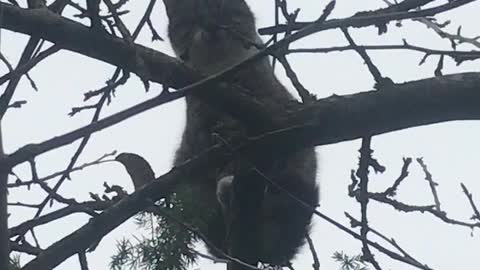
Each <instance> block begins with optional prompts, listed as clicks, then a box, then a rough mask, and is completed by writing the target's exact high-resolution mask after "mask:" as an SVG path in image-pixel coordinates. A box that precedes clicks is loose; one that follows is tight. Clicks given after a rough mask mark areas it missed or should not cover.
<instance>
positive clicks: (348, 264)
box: [332, 251, 368, 270]
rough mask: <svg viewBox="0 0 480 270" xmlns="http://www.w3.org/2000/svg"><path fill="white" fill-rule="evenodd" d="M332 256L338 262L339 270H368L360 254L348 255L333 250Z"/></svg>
mask: <svg viewBox="0 0 480 270" xmlns="http://www.w3.org/2000/svg"><path fill="white" fill-rule="evenodd" d="M332 258H333V259H334V260H335V261H336V262H339V263H340V269H341V270H368V267H367V264H366V262H365V261H364V260H363V259H362V256H361V255H356V256H351V257H350V256H348V255H347V254H345V253H343V252H338V251H337V252H335V253H334V254H333V256H332Z"/></svg>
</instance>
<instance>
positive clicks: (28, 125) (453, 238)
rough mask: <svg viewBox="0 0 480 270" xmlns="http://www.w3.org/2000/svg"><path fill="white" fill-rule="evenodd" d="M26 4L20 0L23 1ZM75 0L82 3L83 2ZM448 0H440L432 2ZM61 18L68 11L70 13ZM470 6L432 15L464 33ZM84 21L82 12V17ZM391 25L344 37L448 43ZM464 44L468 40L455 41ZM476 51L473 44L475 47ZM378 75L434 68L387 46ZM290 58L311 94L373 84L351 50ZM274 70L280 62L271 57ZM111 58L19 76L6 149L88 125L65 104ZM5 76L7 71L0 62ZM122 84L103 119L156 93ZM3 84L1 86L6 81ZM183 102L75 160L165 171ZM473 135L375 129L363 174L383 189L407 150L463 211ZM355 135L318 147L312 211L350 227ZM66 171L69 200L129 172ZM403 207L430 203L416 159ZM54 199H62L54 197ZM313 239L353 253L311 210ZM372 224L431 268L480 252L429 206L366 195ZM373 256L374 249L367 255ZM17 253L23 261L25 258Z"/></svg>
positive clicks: (264, 4)
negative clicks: (122, 158) (124, 162)
mask: <svg viewBox="0 0 480 270" xmlns="http://www.w3.org/2000/svg"><path fill="white" fill-rule="evenodd" d="M19 2H20V3H21V4H22V5H23V6H25V3H24V2H25V1H19ZM80 2H81V3H82V4H83V1H80ZM148 2H149V1H130V2H129V3H128V8H129V9H130V10H131V12H130V13H129V14H128V15H126V16H124V18H125V21H126V22H127V24H128V26H129V27H131V28H133V27H134V26H135V25H136V24H137V22H138V20H139V18H140V17H141V15H142V14H143V12H144V10H145V7H146V4H147V3H148ZM248 2H249V4H250V5H251V8H252V10H253V11H254V13H255V14H256V17H257V25H258V26H259V27H263V26H269V25H271V24H272V23H273V17H272V15H273V12H272V11H273V3H274V1H273V0H269V1H268V0H261V1H254V0H250V1H248ZM438 2H439V3H445V2H446V1H438ZM325 4H326V2H325V1H290V2H289V8H290V9H291V10H293V9H294V8H296V7H299V8H301V9H302V10H301V13H300V20H305V21H307V20H313V19H315V18H317V17H318V16H319V14H320V13H321V11H322V10H323V7H324V5H325ZM383 6H384V3H383V1H381V0H368V1H354V0H339V1H338V2H337V6H336V8H335V10H334V12H333V14H332V15H331V18H341V17H347V16H350V15H352V14H354V13H355V12H357V11H361V10H371V9H375V8H378V7H383ZM163 9H164V8H163V5H162V1H159V3H158V5H157V7H156V9H155V11H154V16H153V20H154V24H155V25H156V27H157V30H159V32H160V34H161V35H162V37H164V38H166V26H167V21H166V16H165V13H164V10H163ZM66 14H67V15H72V14H73V13H72V10H68V12H67V13H66ZM478 14H480V3H478V2H477V3H473V4H469V5H468V6H467V7H464V8H461V9H459V10H457V11H454V12H449V13H446V14H445V15H442V16H439V17H438V18H439V19H440V20H445V19H451V20H452V25H451V26H450V27H448V28H447V29H449V30H450V31H451V32H455V31H456V27H457V26H458V25H462V32H463V33H464V35H465V36H477V35H479V34H480V33H479V32H478V25H479V20H478ZM83 22H85V23H86V21H83ZM389 30H390V31H389V32H388V34H386V35H383V36H380V37H379V36H377V31H376V29H375V28H367V29H361V30H353V31H352V35H353V36H354V38H355V40H356V41H357V43H358V44H370V45H371V44H401V43H402V39H404V38H405V39H406V40H407V41H408V42H409V43H411V44H414V45H420V46H425V47H431V48H440V49H449V45H450V43H449V42H448V41H447V40H442V39H441V38H439V37H438V36H437V35H435V34H434V33H433V31H431V30H428V29H427V28H426V27H425V26H423V25H421V24H418V23H415V22H407V21H405V22H403V23H402V27H395V26H394V24H390V28H389ZM150 37H151V36H150V33H149V31H148V30H147V28H145V29H144V31H143V32H142V34H141V36H140V38H139V39H138V42H139V43H141V44H144V45H146V46H149V47H151V48H154V49H156V50H159V51H162V52H164V53H167V54H170V55H172V52H171V49H170V47H169V44H168V40H167V41H166V42H155V43H152V42H150ZM1 40H2V44H1V52H2V53H3V54H4V55H6V56H7V57H8V59H9V60H10V61H11V62H12V63H17V61H18V58H19V56H20V53H21V51H22V50H23V47H24V45H25V44H26V41H27V37H26V36H24V35H20V34H16V33H12V32H8V31H2V39H1ZM338 45H347V42H346V41H345V40H344V38H343V35H342V34H341V32H340V31H339V30H334V31H326V32H322V33H320V34H315V35H314V36H311V37H308V38H305V39H304V40H302V41H300V42H297V43H295V44H294V45H293V47H302V48H305V47H309V48H311V47H330V46H338ZM460 48H462V49H464V50H471V49H474V48H473V47H468V46H465V47H460ZM477 49H478V48H477ZM370 55H371V56H372V58H373V60H374V62H375V64H376V65H377V66H378V67H379V68H380V69H381V71H382V73H383V75H385V76H389V77H390V78H391V79H393V81H395V82H404V81H409V80H416V79H420V78H426V77H432V76H433V72H434V69H435V66H436V63H437V60H438V59H437V58H434V57H432V58H429V59H428V60H427V62H426V63H425V64H424V65H423V66H418V63H419V61H420V60H421V58H422V56H423V55H421V54H419V53H415V52H406V51H394V52H375V53H373V52H372V53H371V54H370ZM289 59H290V60H291V62H292V65H293V66H294V68H295V69H296V70H297V72H298V75H299V77H300V79H301V81H302V82H303V83H304V85H305V86H306V88H307V89H309V90H310V91H311V92H313V93H315V94H316V95H317V96H319V97H327V96H329V95H332V94H338V95H344V94H349V93H355V92H360V91H368V90H371V89H372V87H373V83H374V81H373V79H372V76H371V75H370V74H369V73H368V70H367V69H366V67H365V66H364V65H363V61H362V59H361V58H360V57H359V56H358V55H357V54H356V53H354V52H342V53H331V54H313V55H312V54H304V55H295V56H293V55H292V56H290V57H289ZM277 67H278V65H277ZM114 69H115V68H114V67H113V66H110V65H108V64H105V63H102V62H99V61H97V60H94V59H90V58H87V57H84V56H81V55H78V54H75V53H71V52H67V51H61V52H60V53H57V54H56V55H54V56H53V57H50V58H49V59H47V60H45V61H44V62H42V63H41V64H40V65H39V66H38V67H37V68H35V69H34V70H33V71H32V72H30V75H31V76H32V78H33V79H34V80H35V82H36V83H37V85H38V88H39V91H38V92H35V91H34V90H33V89H32V88H31V87H30V85H29V83H28V81H27V80H25V79H24V80H22V81H21V83H20V85H19V87H18V89H17V91H16V93H15V96H14V98H13V101H16V100H28V103H27V104H26V105H25V106H23V107H22V108H21V109H12V110H9V111H8V112H7V114H6V117H5V118H4V121H3V123H2V128H3V137H4V147H5V150H6V151H7V153H11V152H13V151H15V150H16V149H18V148H19V147H21V146H23V145H25V144H27V143H33V142H41V141H44V140H46V139H49V138H51V137H53V136H55V135H59V134H62V133H65V132H67V131H70V130H72V129H75V128H78V127H80V126H83V125H85V124H87V123H88V122H89V121H90V118H91V112H84V113H81V114H78V115H76V116H75V117H73V118H70V117H68V115H67V114H68V113H69V112H70V110H71V108H72V107H77V106H81V105H83V104H84V103H83V93H85V92H87V91H89V90H94V89H98V88H101V87H102V86H103V85H104V83H105V81H106V80H107V79H108V78H109V77H110V76H111V75H112V73H113V71H114ZM0 71H1V74H4V73H5V72H7V70H6V68H5V67H4V66H3V65H1V66H0ZM464 71H477V72H478V71H479V66H478V61H477V62H473V63H468V62H467V63H466V64H464V65H462V66H461V67H456V66H455V65H454V63H453V61H451V60H450V59H446V63H445V69H444V74H448V73H457V72H464ZM277 73H278V75H279V76H280V77H281V78H282V81H284V82H285V84H286V85H287V86H288V87H289V88H290V89H293V88H292V87H291V85H290V84H289V83H288V80H286V79H285V76H284V72H283V70H282V69H281V68H279V69H278V71H277ZM132 77H133V78H132V79H131V80H130V82H129V83H128V84H127V85H125V86H122V87H120V88H119V89H118V90H117V92H116V97H115V98H114V99H113V102H112V103H111V104H110V106H108V107H107V108H106V110H105V112H104V114H103V115H102V116H107V115H110V114H112V113H115V112H117V111H119V110H121V109H124V108H127V107H129V106H131V105H134V104H137V103H139V102H141V101H143V100H146V99H148V98H150V97H153V96H155V95H156V94H158V93H159V91H161V86H160V85H157V84H153V85H152V87H151V90H150V92H149V93H145V91H144V88H143V86H142V84H141V82H140V80H139V79H138V78H136V77H135V75H132ZM3 88H4V86H2V89H3ZM184 109H185V105H184V101H183V100H178V101H175V102H172V103H169V104H166V105H164V106H161V107H157V108H155V109H152V110H150V111H148V112H146V113H144V114H142V115H139V116H136V117H133V118H132V119H129V120H127V121H124V122H122V123H120V124H118V125H116V126H114V127H112V128H109V129H107V130H104V131H101V132H99V133H96V134H95V135H93V136H92V139H91V142H90V143H89V144H88V146H87V148H86V150H85V151H84V153H83V154H82V156H81V158H80V161H79V162H78V164H82V163H83V162H87V161H91V160H94V159H96V158H98V157H100V156H101V155H103V154H104V153H107V152H111V151H112V150H118V151H120V152H134V153H138V154H140V155H141V156H143V157H145V158H146V159H147V160H148V161H149V162H150V163H151V164H152V166H153V169H154V171H155V173H156V175H161V174H163V173H165V172H166V171H168V170H169V169H170V168H171V164H172V160H173V153H174V151H175V149H176V148H177V146H178V144H179V141H180V135H181V132H182V128H183V125H184ZM478 138H480V123H479V122H475V121H463V122H451V123H444V124H438V125H431V126H425V127H419V128H413V129H409V130H404V131H400V132H395V133H390V134H385V135H382V136H377V137H374V139H373V149H374V151H375V152H374V156H375V157H376V158H378V159H379V161H380V162H381V163H382V164H383V165H385V166H386V167H387V171H386V172H385V173H384V174H382V175H371V179H372V180H371V189H372V190H383V189H384V188H385V187H387V186H390V185H391V183H392V182H393V181H394V180H395V179H396V178H397V177H398V175H399V173H400V169H401V166H402V158H403V157H412V158H417V157H423V158H424V160H425V162H426V163H427V165H428V167H429V169H430V171H431V173H432V174H433V176H434V180H435V181H437V182H438V183H439V187H438V191H439V196H440V198H441V200H442V203H443V204H442V206H443V208H444V210H446V211H447V212H448V213H449V214H451V216H452V217H454V218H458V219H461V220H468V219H469V218H470V216H471V215H472V211H471V208H470V206H469V205H468V202H467V200H466V198H465V196H464V195H463V194H462V191H461V188H460V182H463V183H465V184H466V185H467V187H468V188H469V189H470V191H471V192H472V193H473V194H474V195H475V198H476V199H477V202H478V204H480V182H479V181H478V180H479V179H478V173H477V168H478V167H477V166H478V164H479V163H480V156H479V154H478V153H479V150H480V149H479V148H480V147H479V146H480V144H479V143H478ZM77 146H78V142H76V143H74V144H72V145H69V146H66V147H63V148H61V149H58V150H55V151H52V152H48V153H46V154H44V155H41V156H39V157H38V158H37V166H38V169H39V174H40V176H44V175H47V174H50V173H52V172H55V171H60V170H62V169H64V168H65V166H66V164H67V163H68V162H69V159H70V156H71V155H72V153H73V151H75V149H76V147H77ZM359 148H360V141H350V142H343V143H339V144H335V145H328V146H322V147H318V148H317V152H318V154H319V157H320V169H319V172H318V181H319V182H320V185H321V207H320V210H321V211H322V212H323V213H325V214H328V215H329V216H331V217H333V218H335V219H336V220H338V221H340V222H342V223H343V224H345V225H348V220H347V219H346V218H345V216H344V212H345V211H347V212H349V213H350V214H352V215H354V216H356V217H359V211H358V205H357V204H356V202H355V201H354V200H353V199H351V198H349V197H348V196H347V186H348V184H349V183H350V176H349V175H350V170H351V169H356V166H357V162H358V149H359ZM14 171H15V172H16V173H17V174H18V175H19V176H20V177H21V178H24V179H29V178H30V173H29V169H28V166H27V165H26V164H23V165H20V166H18V167H16V168H15V169H14ZM72 176H73V180H72V181H68V182H67V183H65V184H64V185H63V186H62V189H61V192H62V194H63V195H64V196H65V197H75V198H76V199H77V200H79V201H81V200H88V199H89V195H88V193H89V192H97V193H102V192H103V187H102V184H103V182H104V181H107V182H108V183H110V184H119V185H123V186H125V187H126V188H127V189H128V190H129V191H131V190H132V189H133V188H132V185H131V183H130V179H129V177H128V176H127V174H126V172H125V171H124V169H123V167H121V166H120V165H119V164H115V163H108V164H103V165H100V166H96V167H91V168H88V169H87V170H84V171H82V172H79V173H74V174H73V175H72ZM44 196H45V194H44V193H43V192H42V191H41V190H39V189H36V188H32V190H30V191H29V190H27V189H26V188H19V189H13V190H11V193H10V196H9V200H10V202H15V201H20V200H21V201H22V202H31V203H38V202H40V201H41V200H42V199H43V197H44ZM397 198H398V199H399V200H401V201H404V202H406V203H409V204H420V205H424V204H432V201H433V199H432V195H431V193H430V192H429V187H428V183H427V182H426V181H425V180H424V175H423V173H422V171H421V169H420V168H419V166H418V164H412V166H411V169H410V176H409V178H408V179H407V180H405V181H404V183H403V184H402V186H401V188H400V189H399V194H398V197H397ZM54 207H58V205H55V206H54ZM10 213H12V217H11V218H10V223H11V225H15V224H18V223H20V222H22V221H24V220H26V219H29V218H30V217H31V216H32V215H33V213H34V212H33V211H31V210H29V209H25V208H19V207H12V208H10ZM86 221H87V218H86V217H85V216H80V215H78V216H72V217H68V218H65V219H62V220H61V221H57V222H54V223H51V224H48V225H46V226H42V227H39V228H38V229H37V234H38V236H39V239H40V242H41V244H42V247H43V248H46V247H48V245H49V244H51V243H53V242H55V241H57V240H58V239H60V238H61V237H62V236H64V235H66V234H68V233H70V232H72V231H73V230H74V229H75V228H77V227H79V226H81V225H83V224H84V223H85V222H86ZM314 223H315V225H314V226H313V230H312V231H313V239H314V241H315V245H316V248H317V251H318V252H319V256H320V260H321V265H322V269H328V270H330V269H338V268H339V265H338V263H335V262H333V260H332V259H331V256H332V254H333V253H334V252H335V251H344V252H345V253H347V254H349V255H356V254H359V253H360V245H359V243H358V242H357V241H355V240H354V239H352V238H351V237H349V236H347V235H346V234H344V233H342V232H340V231H339V230H338V229H336V228H335V227H333V226H331V225H330V224H327V223H326V222H325V221H323V220H321V219H319V218H314ZM370 225H371V226H372V227H374V228H376V229H378V230H380V231H381V232H383V233H385V234H386V235H388V236H389V237H393V238H395V240H396V241H397V242H398V243H399V244H400V245H401V246H402V247H404V248H405V249H406V250H407V251H408V252H409V253H410V254H413V255H414V257H415V258H417V259H418V260H419V261H421V262H422V263H426V264H428V265H429V266H431V267H433V268H435V269H443V270H446V269H469V268H472V267H473V265H476V263H475V261H476V259H477V257H478V251H479V250H480V241H479V240H480V236H479V233H478V232H473V234H472V232H471V231H470V230H469V229H466V228H461V227H455V226H451V225H447V224H444V223H442V222H440V221H439V220H437V219H435V218H433V217H432V216H430V215H426V214H425V215H420V214H405V213H399V212H396V211H395V210H393V209H392V208H391V207H388V206H383V205H379V204H376V203H371V207H370ZM140 233H141V232H140V231H138V230H136V227H135V225H133V224H132V222H127V223H126V224H124V225H122V226H121V227H119V228H118V229H117V230H115V231H114V232H113V233H111V234H109V235H108V236H107V237H105V238H104V239H103V240H102V242H101V243H100V245H99V246H98V248H97V251H96V252H95V253H93V254H88V258H89V263H90V267H91V269H107V268H108V263H109V260H110V256H111V255H112V254H113V252H114V243H115V241H116V240H118V239H121V238H122V237H129V236H130V235H137V236H139V235H140ZM375 254H377V253H376V252H375ZM22 258H23V259H24V262H25V261H26V260H27V259H28V258H27V257H26V256H23V257H22ZM377 258H378V260H379V261H380V263H381V265H382V266H384V269H411V268H409V267H408V266H406V265H403V264H399V263H396V262H393V261H392V260H390V259H388V258H386V257H385V256H383V255H377ZM311 263H312V261H311V256H310V254H309V253H308V251H307V250H305V252H302V255H300V256H299V257H298V259H297V260H296V261H295V266H296V269H310V267H311ZM193 268H202V269H224V266H223V265H215V266H211V265H210V262H208V261H203V260H201V261H200V264H199V265H197V266H192V269H193ZM58 269H79V266H78V263H77V258H76V257H72V259H70V260H69V261H67V262H66V263H64V264H62V265H61V266H59V267H58Z"/></svg>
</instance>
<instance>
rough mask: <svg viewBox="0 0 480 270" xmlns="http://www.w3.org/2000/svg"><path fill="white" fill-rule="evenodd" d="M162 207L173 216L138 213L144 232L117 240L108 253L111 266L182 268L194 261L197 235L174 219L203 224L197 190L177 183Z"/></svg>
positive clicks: (154, 269)
mask: <svg viewBox="0 0 480 270" xmlns="http://www.w3.org/2000/svg"><path fill="white" fill-rule="evenodd" d="M179 190H180V191H179V192H177V193H175V194H174V195H173V196H172V197H171V198H170V200H169V203H168V204H169V205H168V207H166V206H165V204H166V203H165V201H163V203H162V204H163V207H164V208H163V209H164V211H166V212H167V213H168V215H169V216H172V217H173V218H174V220H172V219H171V218H168V217H164V216H156V215H152V214H147V213H142V214H139V215H138V216H137V217H136V223H137V225H138V226H139V228H142V229H143V231H144V233H145V234H146V235H147V236H142V237H136V238H135V239H134V240H133V241H132V240H127V239H123V240H121V241H118V243H117V253H116V254H115V255H114V256H112V260H111V262H110V268H111V269H112V270H123V269H143V270H160V269H162V270H185V269H187V268H188V266H189V265H190V264H192V263H193V262H195V259H196V253H195V252H194V250H193V245H194V243H195V242H196V240H197V237H196V236H195V235H194V233H193V232H191V231H188V230H186V229H185V227H184V226H182V225H181V224H179V223H178V221H181V222H185V223H187V222H186V221H188V224H189V225H191V226H193V227H194V228H196V229H201V228H205V226H206V224H204V222H202V220H203V219H202V217H205V215H208V212H205V211H208V208H207V207H206V206H205V205H202V203H199V202H201V200H200V199H199V198H198V196H195V195H196V194H198V193H197V192H194V190H192V189H191V188H189V187H188V186H181V187H180V188H179Z"/></svg>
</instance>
